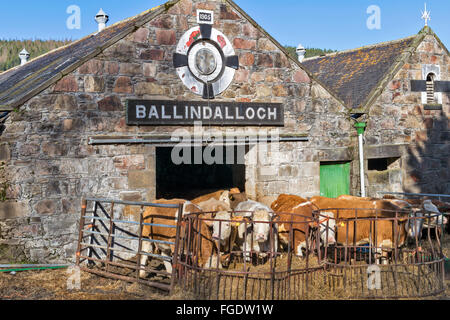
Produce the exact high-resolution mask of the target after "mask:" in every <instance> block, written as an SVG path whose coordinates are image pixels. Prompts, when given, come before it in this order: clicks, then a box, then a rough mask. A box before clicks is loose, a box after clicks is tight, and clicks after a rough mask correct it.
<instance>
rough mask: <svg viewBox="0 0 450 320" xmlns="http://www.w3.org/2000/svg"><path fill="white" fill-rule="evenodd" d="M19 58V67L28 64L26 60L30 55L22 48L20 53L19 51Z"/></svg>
mask: <svg viewBox="0 0 450 320" xmlns="http://www.w3.org/2000/svg"><path fill="white" fill-rule="evenodd" d="M19 58H20V65H21V66H23V65H24V64H25V63H27V62H28V59H29V58H30V54H29V53H28V51H27V50H25V48H24V49H23V50H22V51H20V53H19Z"/></svg>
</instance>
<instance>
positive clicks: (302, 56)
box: [296, 44, 306, 62]
mask: <svg viewBox="0 0 450 320" xmlns="http://www.w3.org/2000/svg"><path fill="white" fill-rule="evenodd" d="M296 51H297V55H298V61H300V62H302V61H303V59H305V54H306V49H305V47H303V46H302V44H299V45H298V47H297V50H296Z"/></svg>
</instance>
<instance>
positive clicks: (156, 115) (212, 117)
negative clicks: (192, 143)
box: [127, 100, 284, 126]
mask: <svg viewBox="0 0 450 320" xmlns="http://www.w3.org/2000/svg"><path fill="white" fill-rule="evenodd" d="M197 121H201V122H202V125H214V126H284V108H283V105H282V104H281V103H243V102H242V103H240V102H208V101H167V100H166V101H164V100H158V101H150V100H128V101H127V124H128V125H149V126H178V125H183V126H193V125H194V122H197Z"/></svg>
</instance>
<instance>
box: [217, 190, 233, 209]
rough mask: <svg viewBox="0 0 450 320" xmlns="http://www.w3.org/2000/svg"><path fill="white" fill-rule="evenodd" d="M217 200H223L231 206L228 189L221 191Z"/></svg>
mask: <svg viewBox="0 0 450 320" xmlns="http://www.w3.org/2000/svg"><path fill="white" fill-rule="evenodd" d="M219 201H222V202H225V203H226V204H228V206H231V203H230V192H229V191H224V192H222V194H221V195H220V197H219Z"/></svg>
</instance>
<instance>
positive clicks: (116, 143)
mask: <svg viewBox="0 0 450 320" xmlns="http://www.w3.org/2000/svg"><path fill="white" fill-rule="evenodd" d="M448 62H449V56H448V51H447V49H446V48H445V46H444V45H443V44H442V43H441V42H440V41H439V39H438V38H437V36H436V35H435V34H434V33H433V32H432V31H431V29H429V28H425V29H423V30H422V31H421V32H420V33H419V34H418V35H416V36H413V37H410V38H407V39H403V40H400V41H394V42H390V43H385V44H379V45H375V46H370V47H365V48H361V49H357V50H352V51H346V52H342V53H336V54H332V55H329V56H326V57H318V58H316V59H308V60H304V61H303V63H300V62H299V61H297V60H296V59H294V58H292V57H291V56H289V55H288V53H287V52H286V50H285V49H284V48H283V46H281V45H280V44H279V43H278V42H277V41H276V40H275V39H273V38H272V37H271V36H270V35H269V34H268V33H267V32H266V31H264V30H263V29H262V28H261V27H260V26H259V25H258V24H257V23H256V22H255V21H253V20H252V19H251V18H250V17H249V16H248V15H247V14H246V13H245V12H244V11H243V10H242V9H240V8H239V7H238V6H237V5H236V4H235V3H234V2H233V1H231V0H211V1H204V0H177V1H169V2H168V3H166V4H164V5H162V6H159V7H156V8H154V9H151V10H149V11H146V12H144V13H142V14H140V15H138V16H136V17H133V18H130V19H127V20H125V21H122V22H119V23H117V24H115V25H112V26H110V27H107V28H106V29H104V30H101V31H99V32H97V33H94V34H91V35H89V36H87V37H86V38H83V39H81V40H79V41H76V42H74V43H72V44H70V45H68V46H66V47H63V48H59V49H57V50H54V51H52V52H50V53H48V54H46V55H43V56H41V57H39V58H36V59H34V60H32V61H30V62H28V63H26V64H25V65H23V66H20V67H17V68H13V69H11V70H8V71H6V72H4V73H2V74H0V112H4V114H3V116H2V114H1V113H0V117H2V120H0V121H2V122H3V125H2V127H1V128H0V133H1V135H0V162H4V163H5V165H4V166H3V167H1V168H0V179H1V180H0V188H2V189H1V190H0V196H1V195H2V192H3V194H4V195H5V197H3V198H4V199H2V198H1V197H0V243H1V244H4V245H8V246H9V247H14V248H18V250H17V251H18V252H23V253H24V255H25V256H26V257H27V259H30V260H33V261H41V262H51V261H56V260H73V259H74V254H75V245H76V238H77V222H78V219H79V213H80V205H81V199H82V198H83V197H98V198H110V199H122V200H133V201H152V200H154V199H155V198H170V197H183V198H192V197H195V196H196V195H199V194H201V193H205V192H208V191H213V190H215V189H223V188H230V187H239V188H240V189H242V190H244V189H245V191H246V192H247V194H248V195H249V196H250V198H253V199H255V200H258V199H260V198H262V197H264V196H276V195H278V194H280V193H290V194H298V195H301V196H303V197H308V196H313V195H317V194H320V193H322V194H324V195H334V193H351V194H355V195H359V194H360V177H359V161H358V157H359V152H358V136H357V131H356V129H355V127H354V126H355V123H356V122H360V123H361V122H366V123H367V130H366V133H365V157H366V159H365V169H366V170H365V175H366V176H367V177H366V179H367V180H368V183H367V191H368V193H369V195H376V192H377V191H380V190H383V191H414V192H418V191H421V192H440V193H448V191H449V188H450V184H449V176H448V165H449V160H448V159H449V148H448V114H449V111H450V110H449V108H450V105H449V96H448V93H447V92H448V88H449V86H448V83H447V82H446V81H447V80H449V71H450V70H449V68H450V67H449V63H448ZM427 84H428V86H427ZM427 90H428V92H427ZM199 121H201V122H202V127H201V128H199V125H198V122H199ZM209 136H211V137H214V138H215V139H216V142H217V145H216V146H223V145H225V148H224V153H223V155H221V154H220V153H218V152H217V151H216V152H211V150H210V148H208V147H207V146H208V145H209V146H210V144H208V142H209V141H210V139H209V138H211V137H209ZM174 137H179V138H180V139H182V141H183V142H184V143H185V144H183V146H185V147H186V145H189V144H190V145H191V147H189V148H188V147H186V148H185V149H183V151H185V150H188V151H190V152H191V153H192V154H191V155H189V152H186V153H177V152H175V154H178V155H180V157H182V156H184V157H187V158H189V159H192V158H193V160H194V163H193V164H187V163H185V164H181V165H176V164H174V163H173V161H172V160H173V154H174V147H176V146H178V145H179V140H176V139H174ZM230 137H232V138H233V139H235V141H238V140H239V143H238V144H237V146H236V145H230V144H228V142H229V140H227V139H230ZM198 139H200V141H201V144H200V145H198V146H195V145H192V143H193V142H194V141H198ZM256 142H263V143H260V144H257V143H256ZM264 142H267V143H264ZM278 142H279V143H278ZM202 145H203V147H202ZM261 146H263V148H261ZM205 147H206V148H205ZM264 148H266V149H267V150H266V149H264ZM216 150H219V149H216ZM261 150H262V151H261ZM199 153H200V154H201V153H203V154H204V155H208V154H209V155H210V156H211V157H212V158H215V160H216V161H215V163H214V164H213V165H210V164H208V163H205V162H202V161H200V162H199V163H201V164H196V162H197V161H198V160H199V159H196V155H198V154H199ZM230 155H231V156H230ZM211 157H210V158H211ZM187 158H184V159H187ZM224 158H225V159H224ZM205 159H206V158H205ZM205 159H204V161H205ZM229 159H231V160H233V159H234V160H235V161H227V160H229ZM200 160H201V157H200ZM221 160H223V161H221ZM122 215H123V216H124V217H126V218H128V219H137V215H136V212H133V210H125V211H124V212H123V213H122Z"/></svg>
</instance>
